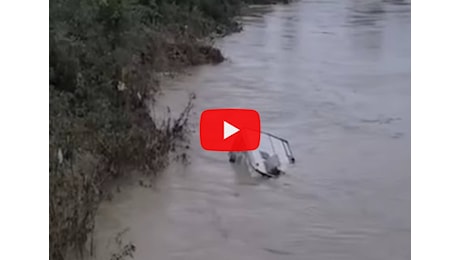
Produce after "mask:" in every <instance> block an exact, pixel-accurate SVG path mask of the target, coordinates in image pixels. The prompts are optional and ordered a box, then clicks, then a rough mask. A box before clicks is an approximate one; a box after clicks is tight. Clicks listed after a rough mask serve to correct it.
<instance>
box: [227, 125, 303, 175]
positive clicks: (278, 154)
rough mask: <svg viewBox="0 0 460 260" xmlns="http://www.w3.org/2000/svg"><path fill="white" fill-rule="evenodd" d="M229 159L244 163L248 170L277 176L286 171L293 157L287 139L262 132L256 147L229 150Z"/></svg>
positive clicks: (292, 161)
mask: <svg viewBox="0 0 460 260" xmlns="http://www.w3.org/2000/svg"><path fill="white" fill-rule="evenodd" d="M229 161H230V162H231V163H235V162H237V163H245V164H247V166H248V168H249V170H253V171H255V172H257V173H259V174H261V175H263V176H266V177H278V176H279V175H280V174H283V173H285V172H286V170H287V167H288V166H289V165H290V164H293V163H294V162H295V159H294V156H293V154H292V150H291V147H290V146H289V142H288V141H287V140H285V139H283V138H280V137H277V136H274V135H272V134H269V133H264V132H262V133H261V135H260V145H259V148H258V149H256V150H253V151H245V152H230V153H229Z"/></svg>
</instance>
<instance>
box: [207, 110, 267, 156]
mask: <svg viewBox="0 0 460 260" xmlns="http://www.w3.org/2000/svg"><path fill="white" fill-rule="evenodd" d="M200 141H201V146H202V147H203V149H205V150H211V151H249V150H255V149H257V147H259V143H260V117H259V113H257V111H255V110H251V109H227V108H226V109H210V110H205V111H203V113H201V119H200Z"/></svg>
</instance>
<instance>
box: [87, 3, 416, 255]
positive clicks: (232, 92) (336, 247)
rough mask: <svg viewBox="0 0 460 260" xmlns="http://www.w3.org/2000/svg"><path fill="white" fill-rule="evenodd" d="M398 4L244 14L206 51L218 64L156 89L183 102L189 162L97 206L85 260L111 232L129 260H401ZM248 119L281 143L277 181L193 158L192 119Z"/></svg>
mask: <svg viewBox="0 0 460 260" xmlns="http://www.w3.org/2000/svg"><path fill="white" fill-rule="evenodd" d="M410 8H411V7H410V2H409V3H407V2H402V1H364V0H360V1H353V0H328V1H319V0H317V1H313V0H312V1H299V2H295V3H292V4H289V5H275V6H265V7H255V11H254V13H253V14H252V15H250V16H246V17H244V18H242V21H243V23H244V30H243V31H242V32H241V33H237V34H233V35H230V36H228V37H225V38H224V39H221V40H220V41H219V42H218V43H217V46H218V47H219V48H221V50H222V51H223V53H224V55H225V56H226V57H228V60H227V61H225V62H224V63H222V64H219V65H215V66H211V65H206V66H200V67H196V68H192V69H191V70H189V71H188V73H187V74H185V75H181V76H180V77H178V78H176V79H174V80H170V81H168V82H166V83H165V84H164V87H163V92H162V93H161V97H159V98H158V104H157V105H158V108H157V109H156V110H155V111H154V113H155V115H156V116H158V117H161V115H162V112H160V111H162V110H161V107H162V106H163V107H164V106H169V107H171V109H172V111H173V113H175V112H176V111H180V110H181V109H182V108H183V106H184V104H185V101H186V100H187V96H188V94H189V93H195V94H196V99H195V100H194V110H193V115H192V118H191V121H192V123H193V126H194V129H195V130H196V131H195V132H194V133H192V135H191V144H190V149H189V155H190V164H189V165H183V164H180V163H172V164H171V166H170V167H168V169H167V170H166V172H165V173H164V174H163V175H162V176H163V177H161V178H159V180H158V181H157V182H156V183H155V184H154V185H153V187H152V188H145V187H141V186H140V185H139V184H138V183H137V180H136V181H135V182H134V184H132V185H129V184H127V185H125V186H124V187H122V191H121V192H120V193H116V194H115V195H114V198H113V200H112V201H107V202H104V203H103V204H102V205H101V207H100V210H99V215H98V217H97V225H96V228H97V229H96V234H95V245H96V258H98V259H109V254H108V252H109V251H110V250H111V249H109V248H111V245H112V246H113V242H112V243H109V242H108V241H109V239H110V238H112V237H113V236H114V235H115V234H116V233H117V232H120V231H122V230H125V229H126V228H128V230H127V231H126V233H125V235H124V236H123V239H124V240H125V241H132V242H133V243H134V245H135V246H136V251H135V253H134V257H135V259H146V260H147V259H165V260H168V259H202V260H207V259H215V260H217V259H219V260H225V259H231V260H235V259H264V260H269V259H319V260H321V259H331V260H332V259H341V260H347V259H349V260H359V259H363V260H372V259H382V260H383V259H393V260H397V259H410V235H411V226H410V188H411V186H410V170H411V169H410V140H411V138H410V137H411V136H410V122H411V121H410V76H411V70H410V69H411V68H410V30H411V29H410V27H411V25H410ZM219 107H245V108H251V109H256V110H258V111H259V113H260V116H261V120H262V129H263V130H264V131H268V132H271V133H274V134H276V135H279V136H281V137H283V138H286V139H288V140H289V141H290V143H291V146H292V150H293V152H294V155H295V157H296V159H297V161H296V164H295V165H294V166H293V167H291V168H290V169H289V171H288V172H287V174H286V175H284V176H282V177H280V178H278V179H262V178H257V177H251V176H248V175H247V174H243V173H242V172H241V171H239V170H238V169H235V168H234V166H232V165H231V164H229V163H228V157H227V154H226V153H218V152H207V151H204V150H202V149H201V147H200V142H199V133H198V129H197V124H198V120H199V115H200V113H201V111H202V110H204V109H207V108H219Z"/></svg>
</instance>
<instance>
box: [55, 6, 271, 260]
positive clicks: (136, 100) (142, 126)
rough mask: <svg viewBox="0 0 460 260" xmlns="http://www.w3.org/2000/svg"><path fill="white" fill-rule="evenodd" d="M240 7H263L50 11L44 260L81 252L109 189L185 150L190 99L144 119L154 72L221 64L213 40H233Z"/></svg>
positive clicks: (153, 171) (155, 88)
mask: <svg viewBox="0 0 460 260" xmlns="http://www.w3.org/2000/svg"><path fill="white" fill-rule="evenodd" d="M249 3H250V4H252V3H256V4H264V3H273V1H265V0H252V1H244V0H241V1H239V0H237V1H228V0H223V1H217V0H189V1H180V2H179V1H148V0H147V1H134V0H106V1H76V0H60V1H53V2H51V3H50V66H49V77H50V88H49V98H50V114H49V116H50V119H49V165H50V167H49V181H50V200H49V204H50V210H49V212H50V218H49V221H50V223H49V225H50V227H49V235H50V237H49V239H50V258H51V259H65V258H66V255H67V253H68V252H69V250H76V251H77V252H79V253H80V254H81V255H83V251H85V250H87V247H86V245H87V244H88V238H89V237H90V236H88V235H89V234H91V233H92V231H93V229H94V216H95V212H96V210H97V207H98V205H99V203H100V201H101V200H102V199H104V197H105V196H106V195H107V192H106V191H107V189H106V187H107V186H109V185H110V184H109V183H110V180H113V179H116V178H119V177H121V176H123V175H126V174H129V173H130V172H133V171H137V172H139V171H140V172H143V173H145V174H149V175H155V174H157V173H158V172H160V171H161V170H162V169H164V168H165V167H166V165H167V164H168V154H169V152H170V151H171V150H174V149H175V147H176V146H177V145H181V144H183V143H184V141H185V142H186V136H187V129H188V126H187V123H188V122H187V117H188V113H189V112H190V109H191V106H192V103H191V100H189V104H188V106H186V109H185V110H184V111H183V113H182V114H181V115H180V116H179V117H178V118H170V119H167V120H165V121H163V122H153V121H152V120H151V117H150V115H149V112H148V108H147V106H146V101H149V100H152V97H153V96H154V95H155V93H156V92H157V91H158V89H159V84H158V80H157V73H158V72H165V71H167V72H169V71H177V70H180V69H181V68H183V67H186V66H191V65H199V64H204V63H219V62H221V61H223V56H222V54H221V53H220V51H219V50H218V49H215V48H213V47H212V42H213V39H214V38H215V37H221V36H223V35H226V34H227V33H231V32H234V31H238V30H239V29H240V26H239V25H238V23H236V22H235V21H234V17H235V16H237V15H238V14H239V13H240V11H241V10H242V8H243V7H244V6H245V5H246V4H249Z"/></svg>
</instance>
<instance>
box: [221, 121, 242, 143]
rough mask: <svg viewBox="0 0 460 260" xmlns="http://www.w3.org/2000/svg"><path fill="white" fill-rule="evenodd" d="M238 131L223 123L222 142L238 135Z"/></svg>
mask: <svg viewBox="0 0 460 260" xmlns="http://www.w3.org/2000/svg"><path fill="white" fill-rule="evenodd" d="M239 131H240V129H238V128H236V127H234V126H233V125H231V124H229V123H227V122H225V121H224V140H225V139H227V138H229V137H230V136H232V135H234V134H236V133H238V132H239Z"/></svg>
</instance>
